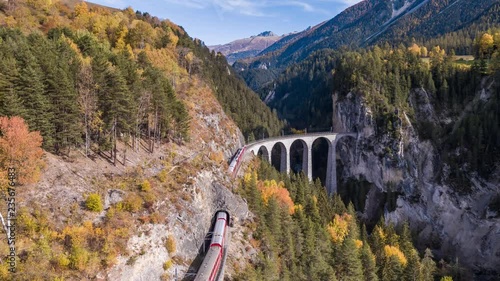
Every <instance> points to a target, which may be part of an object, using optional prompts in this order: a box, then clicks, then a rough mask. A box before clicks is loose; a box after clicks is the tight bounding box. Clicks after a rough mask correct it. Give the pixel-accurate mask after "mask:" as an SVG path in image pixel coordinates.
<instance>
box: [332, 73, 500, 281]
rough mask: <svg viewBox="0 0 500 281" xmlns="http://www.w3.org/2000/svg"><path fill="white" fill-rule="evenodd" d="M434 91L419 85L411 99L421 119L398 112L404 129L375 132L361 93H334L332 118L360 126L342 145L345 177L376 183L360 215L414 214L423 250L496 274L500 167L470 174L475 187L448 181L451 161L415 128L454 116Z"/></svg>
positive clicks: (397, 218)
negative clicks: (438, 103)
mask: <svg viewBox="0 0 500 281" xmlns="http://www.w3.org/2000/svg"><path fill="white" fill-rule="evenodd" d="M488 85H489V86H488ZM490 90H491V84H488V83H483V88H482V89H481V90H480V91H478V92H477V93H476V96H477V98H476V99H474V100H475V101H477V100H478V99H480V98H481V97H483V98H485V97H486V98H487V96H488V93H489V92H490ZM430 96H431V95H430V94H429V93H427V92H426V91H425V90H424V89H413V90H412V91H411V93H410V101H411V104H412V106H413V108H414V110H415V115H414V116H415V118H412V119H413V120H410V118H409V117H408V115H407V113H406V112H398V116H399V120H398V122H394V123H393V126H394V129H395V131H396V132H398V133H396V134H377V132H376V129H375V128H376V126H375V124H374V122H375V120H374V118H373V116H372V113H371V112H372V111H371V109H370V108H368V107H367V106H366V104H365V103H364V100H363V98H362V97H361V95H360V94H357V93H354V92H351V93H349V94H348V95H347V96H346V97H345V98H343V99H339V98H337V97H336V96H335V95H334V98H333V99H334V100H337V103H336V105H335V110H334V112H335V114H334V117H333V118H334V120H333V124H338V125H337V126H340V128H337V129H340V130H346V131H357V132H359V133H360V137H359V140H358V142H357V143H356V144H355V145H354V144H349V143H344V144H343V145H341V146H340V145H339V146H338V148H337V149H339V150H340V153H339V154H340V159H341V160H340V161H341V162H342V165H343V167H344V168H343V169H342V177H341V178H342V179H344V180H346V179H349V178H351V179H352V178H355V179H356V180H358V181H367V182H369V183H370V186H371V187H372V188H370V190H369V192H368V195H367V199H366V205H365V209H364V212H363V215H362V216H363V218H364V220H365V221H366V222H367V223H376V221H377V220H378V215H381V214H380V210H383V211H382V212H383V213H382V214H383V215H384V217H385V221H386V222H393V223H396V224H401V223H403V222H405V221H408V222H409V223H410V226H411V229H412V231H413V234H414V237H415V238H416V239H417V242H419V244H418V245H419V247H420V248H421V249H425V248H426V247H429V248H431V249H432V250H433V252H434V254H435V256H436V257H437V258H438V259H440V258H442V257H443V258H449V259H452V262H458V264H459V266H464V267H465V268H467V271H469V272H470V270H469V269H472V271H474V272H475V273H476V276H475V279H477V280H495V279H494V278H496V277H495V276H498V275H496V274H498V268H499V267H498V266H499V264H500V217H499V215H498V213H496V212H495V211H494V210H491V209H490V207H489V206H490V205H491V202H492V200H494V198H495V197H496V196H498V192H499V184H500V182H499V179H500V177H499V175H500V171H499V170H498V167H497V170H496V172H494V173H493V175H492V176H491V177H490V178H489V179H488V180H486V179H483V178H481V177H479V176H478V175H477V174H475V173H471V174H470V182H471V183H472V185H473V186H472V187H471V190H472V191H471V192H470V193H469V194H466V195H464V194H458V193H457V192H455V191H454V189H453V188H451V187H450V185H449V184H448V183H447V176H448V175H449V174H450V172H451V171H450V168H449V167H448V166H447V165H446V163H444V162H443V161H442V160H441V159H440V154H439V152H438V151H437V149H436V147H435V146H434V145H433V143H432V142H431V141H429V140H423V139H422V138H421V137H419V135H418V133H417V130H416V123H417V122H421V121H430V122H435V123H439V122H448V123H449V122H450V121H456V120H449V119H447V118H444V117H443V116H439V115H437V114H436V113H435V110H434V108H433V105H432V103H431V98H430ZM472 102H474V101H472ZM457 118H460V117H457ZM349 146H350V149H344V147H349ZM388 194H396V197H391V198H389V197H390V196H388ZM391 201H392V202H391ZM377 210H378V212H377ZM454 258H456V260H455V259H454ZM448 261H449V260H448Z"/></svg>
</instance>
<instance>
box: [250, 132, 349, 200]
mask: <svg viewBox="0 0 500 281" xmlns="http://www.w3.org/2000/svg"><path fill="white" fill-rule="evenodd" d="M346 136H350V137H354V138H355V139H357V137H358V134H357V133H333V132H319V133H311V134H301V135H299V134H297V135H287V136H281V137H273V138H268V139H262V140H259V141H255V142H252V143H249V144H247V145H245V154H248V153H250V152H252V153H253V154H254V155H258V153H259V151H260V150H262V151H263V152H264V153H263V157H264V158H265V159H266V160H267V161H269V163H271V153H272V149H273V148H274V146H275V145H279V146H280V149H281V165H280V168H281V171H280V172H286V173H289V172H290V148H291V146H292V144H293V143H294V142H295V141H301V142H302V145H303V147H304V150H303V155H302V171H304V173H305V174H306V175H307V177H308V178H309V180H312V146H313V143H314V142H315V141H316V140H317V139H319V138H324V139H326V140H327V141H328V146H329V148H328V151H329V153H328V163H327V166H328V167H327V175H326V188H327V190H328V193H329V194H330V195H332V194H334V193H336V192H337V173H336V151H335V147H336V144H337V142H338V141H339V139H341V138H342V137H346Z"/></svg>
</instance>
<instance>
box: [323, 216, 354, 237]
mask: <svg viewBox="0 0 500 281" xmlns="http://www.w3.org/2000/svg"><path fill="white" fill-rule="evenodd" d="M350 217H351V216H350V215H349V214H343V215H342V216H339V215H337V214H336V215H335V216H334V217H333V221H331V222H330V223H329V224H328V226H327V230H328V233H329V234H330V237H331V238H332V240H333V242H334V243H342V242H343V241H344V239H345V238H346V236H347V234H348V233H349V220H350Z"/></svg>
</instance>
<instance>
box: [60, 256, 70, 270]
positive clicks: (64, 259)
mask: <svg viewBox="0 0 500 281" xmlns="http://www.w3.org/2000/svg"><path fill="white" fill-rule="evenodd" d="M70 263H71V261H70V260H69V258H68V257H67V256H66V255H64V254H62V255H60V256H58V257H57V265H59V266H60V267H67V266H69V264H70Z"/></svg>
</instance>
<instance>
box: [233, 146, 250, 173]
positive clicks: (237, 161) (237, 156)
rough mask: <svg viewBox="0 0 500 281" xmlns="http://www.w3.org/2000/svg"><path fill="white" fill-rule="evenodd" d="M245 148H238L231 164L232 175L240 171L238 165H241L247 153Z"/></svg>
mask: <svg viewBox="0 0 500 281" xmlns="http://www.w3.org/2000/svg"><path fill="white" fill-rule="evenodd" d="M245 148H246V147H245V146H244V147H242V148H238V150H237V151H236V153H235V154H234V156H233V158H232V159H231V163H230V164H229V172H231V173H232V174H234V173H236V172H237V171H238V165H239V164H240V162H241V158H242V156H243V154H244V153H245Z"/></svg>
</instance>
